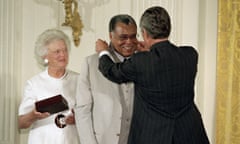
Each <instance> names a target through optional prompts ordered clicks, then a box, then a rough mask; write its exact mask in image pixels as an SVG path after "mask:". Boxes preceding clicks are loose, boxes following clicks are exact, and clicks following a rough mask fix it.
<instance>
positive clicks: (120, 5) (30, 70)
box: [0, 0, 217, 144]
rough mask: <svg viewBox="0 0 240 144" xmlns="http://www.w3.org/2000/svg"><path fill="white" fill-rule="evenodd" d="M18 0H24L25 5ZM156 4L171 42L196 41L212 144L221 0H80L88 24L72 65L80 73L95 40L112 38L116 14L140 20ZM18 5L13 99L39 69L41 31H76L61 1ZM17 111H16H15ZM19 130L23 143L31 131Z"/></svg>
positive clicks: (200, 95) (200, 93)
mask: <svg viewBox="0 0 240 144" xmlns="http://www.w3.org/2000/svg"><path fill="white" fill-rule="evenodd" d="M3 1H5V2H6V1H8V0H3ZM11 1H13V0H11ZM20 2H22V3H21V5H20V4H19V3H20ZM0 4H1V5H4V6H6V7H10V6H9V4H8V5H6V3H3V2H1V3H0ZM11 4H13V3H11ZM15 5H16V4H15ZM152 5H160V6H163V7H165V8H166V9H167V10H168V11H169V14H170V16H171V18H172V24H173V26H172V27H173V31H172V33H171V40H172V41H173V42H175V43H176V44H178V45H182V44H184V45H185V44H187V45H192V46H194V47H195V48H196V49H198V51H199V55H200V57H199V72H198V77H197V80H196V82H197V87H196V91H197V96H196V101H197V104H198V106H199V108H200V111H201V113H202V116H203V120H204V123H205V126H206V129H207V133H208V135H209V138H210V140H211V143H213V142H214V109H215V69H216V64H215V63H216V57H215V56H216V36H217V29H216V28H217V0H211V1H208V0H177V1H176V0H141V1H135V0H79V12H80V15H81V18H82V20H83V24H84V29H83V35H82V37H81V42H80V45H79V46H78V47H77V48H76V47H75V46H74V44H73V43H72V51H71V54H70V63H69V68H70V69H72V70H75V71H77V72H79V71H80V68H81V62H82V60H83V58H84V57H85V56H87V55H90V54H92V53H94V52H95V50H94V47H95V41H96V39H97V38H104V39H106V40H108V22H109V19H110V18H111V17H112V16H113V15H115V14H119V13H127V14H130V15H132V16H133V17H134V18H135V20H136V22H137V23H139V19H140V16H141V14H142V13H143V11H144V10H145V9H146V8H148V7H149V6H152ZM18 6H20V8H19V9H17V10H18V11H19V13H18V15H19V16H18V17H20V18H21V20H18V22H21V23H20V29H19V32H20V33H19V37H20V41H17V42H18V44H19V45H20V49H21V50H19V52H20V56H19V58H20V59H19V60H20V61H19V63H20V65H21V67H20V72H19V73H18V74H15V76H17V77H18V79H19V80H20V84H19V85H20V86H19V89H20V91H17V92H18V95H17V96H15V98H16V99H17V103H18V104H19V102H20V99H21V93H22V89H23V86H24V85H25V81H26V80H27V79H29V78H30V77H32V76H33V75H35V74H37V73H39V72H40V71H41V69H39V67H38V66H37V64H36V61H35V59H34V54H33V51H34V43H35V40H36V38H37V36H38V35H39V34H40V33H41V32H43V31H44V30H45V29H48V28H53V27H58V28H61V29H62V30H63V31H64V32H66V33H67V34H68V35H69V37H70V38H71V39H72V36H71V29H70V28H69V27H62V26H61V24H62V23H63V21H64V8H63V4H62V3H61V2H59V1H58V0H18ZM15 19H16V17H15ZM2 25H5V26H6V25H7V23H6V24H5V23H1V26H2ZM18 27H19V26H18ZM2 37H4V36H2ZM19 45H18V46H19ZM4 53H5V52H4V51H0V54H4ZM0 67H1V65H0ZM1 68H2V67H1ZM18 104H17V106H18ZM14 113H15V114H16V115H17V111H16V110H15V111H14ZM15 119H16V118H15ZM15 121H16V120H15ZM1 122H2V120H1ZM16 134H20V140H21V141H20V142H19V143H20V144H25V143H26V139H27V133H26V132H24V131H21V132H20V133H18V132H17V133H16ZM0 138H1V137H0ZM16 139H17V138H16ZM1 142H2V141H1V139H0V143H1ZM8 144H10V142H9V143H8Z"/></svg>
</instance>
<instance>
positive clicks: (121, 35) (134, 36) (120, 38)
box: [113, 33, 138, 41]
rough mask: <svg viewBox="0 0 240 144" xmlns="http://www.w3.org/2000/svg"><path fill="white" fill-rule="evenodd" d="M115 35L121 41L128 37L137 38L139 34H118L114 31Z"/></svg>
mask: <svg viewBox="0 0 240 144" xmlns="http://www.w3.org/2000/svg"><path fill="white" fill-rule="evenodd" d="M113 36H114V37H115V38H116V39H118V40H120V41H126V40H128V39H130V40H137V37H138V34H132V35H127V34H120V35H117V34H116V33H113Z"/></svg>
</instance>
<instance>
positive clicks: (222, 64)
mask: <svg viewBox="0 0 240 144" xmlns="http://www.w3.org/2000/svg"><path fill="white" fill-rule="evenodd" d="M218 4H219V5H218V10H219V11H218V52H217V103H216V106H217V107H216V144H239V143H240V81H239V80H240V0H219V2H218Z"/></svg>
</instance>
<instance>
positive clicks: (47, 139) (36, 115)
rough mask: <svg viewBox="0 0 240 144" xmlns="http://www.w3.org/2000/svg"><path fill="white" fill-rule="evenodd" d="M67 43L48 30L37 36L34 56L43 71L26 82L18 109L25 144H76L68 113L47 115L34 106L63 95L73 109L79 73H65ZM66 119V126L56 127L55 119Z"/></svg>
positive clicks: (63, 35)
mask: <svg viewBox="0 0 240 144" xmlns="http://www.w3.org/2000/svg"><path fill="white" fill-rule="evenodd" d="M69 51H70V41H69V38H68V37H67V35H66V34H64V33H63V32H62V31H60V30H57V29H49V30H46V31H44V32H43V33H42V34H40V35H39V37H38V39H37V41H36V44H35V56H36V59H37V61H38V63H39V64H40V65H42V66H44V67H46V68H45V70H44V71H43V72H41V73H39V74H37V75H36V76H34V77H32V78H31V79H30V80H28V81H27V83H26V86H25V89H24V94H23V99H22V102H21V104H20V106H19V120H18V124H19V128H20V129H24V128H29V127H31V129H30V132H29V138H28V144H78V143H79V138H78V135H77V130H76V127H75V120H74V114H73V113H71V112H69V111H67V112H66V111H64V112H60V113H55V114H50V113H48V112H43V113H41V112H38V111H37V110H36V108H35V102H37V101H39V100H43V99H46V98H49V97H52V96H55V95H59V94H60V95H62V96H63V97H64V98H65V99H66V100H67V102H68V105H69V108H70V109H72V108H73V106H74V105H75V91H76V83H77V76H78V73H76V72H73V71H71V70H68V69H66V67H67V64H68V56H69V55H68V53H69ZM62 115H66V119H65V122H66V126H65V127H62V126H59V127H58V126H57V125H56V123H55V119H56V118H57V117H59V116H62Z"/></svg>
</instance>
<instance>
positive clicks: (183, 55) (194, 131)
mask: <svg viewBox="0 0 240 144" xmlns="http://www.w3.org/2000/svg"><path fill="white" fill-rule="evenodd" d="M197 61H198V54H197V52H196V50H195V49H194V48H193V47H177V46H175V45H173V44H171V43H170V42H169V41H164V42H160V43H157V44H154V45H153V46H152V47H151V50H150V52H139V53H136V54H134V55H133V56H132V57H131V58H130V59H129V60H127V61H126V62H124V63H116V64H115V63H113V62H112V60H111V59H110V58H109V57H108V56H107V55H103V56H102V57H101V58H100V63H99V70H100V71H101V72H102V73H103V75H104V76H106V77H107V78H108V79H110V80H111V81H114V82H117V83H123V82H128V81H133V82H134V84H135V101H134V110H133V118H132V123H131V130H130V134H129V139H128V144H208V143H209V141H208V138H207V135H206V132H205V129H204V126H203V122H202V118H201V115H200V113H199V111H198V109H197V107H196V105H195V104H194V81H195V76H196V72H197Z"/></svg>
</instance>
